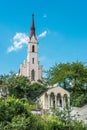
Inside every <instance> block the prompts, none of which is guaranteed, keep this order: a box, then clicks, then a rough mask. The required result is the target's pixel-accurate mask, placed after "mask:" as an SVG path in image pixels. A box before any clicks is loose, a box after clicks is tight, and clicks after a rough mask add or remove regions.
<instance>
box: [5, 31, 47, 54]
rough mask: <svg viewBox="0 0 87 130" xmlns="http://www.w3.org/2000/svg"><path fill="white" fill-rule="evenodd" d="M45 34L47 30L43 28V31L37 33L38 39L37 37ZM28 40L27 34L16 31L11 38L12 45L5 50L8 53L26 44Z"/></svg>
mask: <svg viewBox="0 0 87 130" xmlns="http://www.w3.org/2000/svg"><path fill="white" fill-rule="evenodd" d="M46 34H47V31H46V30H45V31H44V32H42V33H41V34H39V35H38V36H37V38H38V39H39V38H42V37H45V36H46ZM28 40H29V36H27V35H26V34H25V33H21V32H20V33H16V34H15V36H14V37H13V39H12V41H13V45H11V46H10V47H8V49H7V52H8V53H9V52H12V51H16V50H18V49H21V48H22V47H23V45H24V44H28Z"/></svg>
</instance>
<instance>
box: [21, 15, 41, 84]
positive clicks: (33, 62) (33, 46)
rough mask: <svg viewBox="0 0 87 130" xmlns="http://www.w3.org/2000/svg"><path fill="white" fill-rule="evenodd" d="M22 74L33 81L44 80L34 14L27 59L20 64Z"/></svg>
mask: <svg viewBox="0 0 87 130" xmlns="http://www.w3.org/2000/svg"><path fill="white" fill-rule="evenodd" d="M20 75H23V76H26V77H28V78H29V79H30V81H31V82H34V81H35V82H36V81H38V80H42V67H41V66H40V65H39V61H38V41H37V38H36V34H35V24H34V15H32V25H31V30H30V37H29V42H28V51H27V60H25V61H24V64H21V65H20Z"/></svg>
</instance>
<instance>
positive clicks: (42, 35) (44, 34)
mask: <svg viewBox="0 0 87 130" xmlns="http://www.w3.org/2000/svg"><path fill="white" fill-rule="evenodd" d="M46 35H47V31H46V30H45V31H44V32H42V33H41V34H39V35H38V36H37V38H42V37H45V36H46Z"/></svg>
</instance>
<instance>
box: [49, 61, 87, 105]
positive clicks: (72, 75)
mask: <svg viewBox="0 0 87 130" xmlns="http://www.w3.org/2000/svg"><path fill="white" fill-rule="evenodd" d="M47 82H48V83H49V84H55V83H57V82H58V83H59V85H60V86H61V87H63V88H65V89H67V90H68V91H70V92H71V99H72V100H71V102H73V101H74V104H78V105H77V106H79V105H80V104H81V100H82V96H81V95H82V94H84V97H85V96H86V94H87V66H85V64H83V63H82V62H73V63H66V64H65V63H64V64H63V63H60V64H56V65H55V66H53V67H52V68H50V70H49V71H48V72H47ZM85 85H86V86H85ZM79 96H81V97H79ZM74 99H75V100H74ZM76 99H78V100H77V101H76ZM85 99H86V98H84V100H83V102H84V104H85V102H86V101H87V100H85ZM77 102H78V103H77ZM72 104H73V103H72Z"/></svg>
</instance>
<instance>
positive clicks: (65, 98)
mask: <svg viewBox="0 0 87 130" xmlns="http://www.w3.org/2000/svg"><path fill="white" fill-rule="evenodd" d="M63 98H64V107H67V105H68V101H67V98H68V95H67V94H64V96H63Z"/></svg>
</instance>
